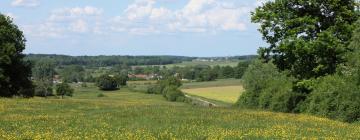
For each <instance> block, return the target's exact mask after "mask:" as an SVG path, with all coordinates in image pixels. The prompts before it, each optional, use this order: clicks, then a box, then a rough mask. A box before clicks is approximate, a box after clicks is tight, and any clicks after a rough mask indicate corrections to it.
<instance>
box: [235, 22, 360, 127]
mask: <svg viewBox="0 0 360 140" xmlns="http://www.w3.org/2000/svg"><path fill="white" fill-rule="evenodd" d="M355 27H356V29H355V31H354V35H353V36H352V39H351V40H352V42H351V43H350V46H349V49H351V51H350V52H347V53H346V54H345V56H347V57H345V58H346V59H345V60H346V63H344V64H342V65H340V66H338V67H337V72H336V73H334V74H331V75H327V76H323V77H318V78H312V79H308V80H300V81H299V80H298V79H296V78H293V77H292V76H291V75H289V74H287V72H286V71H282V72H279V71H278V69H277V67H276V66H275V65H273V64H272V63H271V62H269V63H262V62H259V61H257V62H255V63H254V64H252V65H251V66H250V67H249V69H248V70H247V71H246V73H245V75H244V78H243V79H244V87H245V89H246V92H245V93H244V94H243V96H241V97H240V99H239V101H238V105H240V106H244V107H253V108H262V109H269V110H273V111H281V112H301V113H310V114H315V115H319V116H323V117H328V118H332V119H337V120H341V121H346V122H354V121H358V120H359V119H360V92H359V90H360V89H359V88H360V55H359V54H360V44H359V39H360V38H359V33H360V32H359V31H360V22H358V23H357V24H356V26H355Z"/></svg>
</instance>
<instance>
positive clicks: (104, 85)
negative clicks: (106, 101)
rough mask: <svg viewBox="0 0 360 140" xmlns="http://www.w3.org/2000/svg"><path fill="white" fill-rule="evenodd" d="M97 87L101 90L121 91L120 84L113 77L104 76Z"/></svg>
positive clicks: (97, 83)
mask: <svg viewBox="0 0 360 140" xmlns="http://www.w3.org/2000/svg"><path fill="white" fill-rule="evenodd" d="M96 85H97V86H98V87H99V88H100V90H117V89H119V84H118V82H117V81H116V79H115V78H114V77H113V76H109V75H107V74H106V75H102V76H100V77H99V78H98V79H97V81H96Z"/></svg>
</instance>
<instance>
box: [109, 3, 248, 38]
mask: <svg viewBox="0 0 360 140" xmlns="http://www.w3.org/2000/svg"><path fill="white" fill-rule="evenodd" d="M252 7H253V5H249V6H236V5H235V4H234V3H232V2H228V1H227V0H189V2H188V3H187V4H186V5H185V6H184V7H183V8H181V9H177V10H171V9H168V8H166V7H156V1H155V0H136V1H135V2H134V3H132V4H131V5H129V6H128V8H127V9H126V10H125V11H124V13H123V14H122V15H121V16H118V17H116V18H114V19H113V21H115V22H113V25H112V27H111V29H113V31H132V32H130V33H134V32H133V31H134V30H132V28H136V29H139V28H141V29H144V28H146V29H148V30H146V32H142V31H143V30H135V31H139V32H140V33H138V34H144V33H151V32H150V31H154V33H167V32H170V33H171V32H219V31H243V30H246V25H247V22H248V21H249V15H250V14H249V13H250V10H251V8H252ZM119 28H120V29H119Z"/></svg>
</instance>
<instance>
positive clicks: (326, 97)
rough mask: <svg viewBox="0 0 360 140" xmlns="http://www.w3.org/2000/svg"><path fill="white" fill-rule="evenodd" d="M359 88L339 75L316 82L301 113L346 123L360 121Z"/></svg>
mask: <svg viewBox="0 0 360 140" xmlns="http://www.w3.org/2000/svg"><path fill="white" fill-rule="evenodd" d="M359 90H360V88H359V86H358V85H356V82H353V81H352V80H349V79H347V78H346V77H343V76H339V75H332V76H326V77H324V78H321V79H319V80H318V83H317V85H316V86H315V87H314V91H313V92H312V93H311V94H310V95H309V97H308V98H307V99H306V101H305V103H304V105H303V106H302V111H303V112H306V113H311V114H315V115H319V116H324V117H329V118H332V119H337V120H341V121H346V122H353V121H358V120H359V119H360V91H359Z"/></svg>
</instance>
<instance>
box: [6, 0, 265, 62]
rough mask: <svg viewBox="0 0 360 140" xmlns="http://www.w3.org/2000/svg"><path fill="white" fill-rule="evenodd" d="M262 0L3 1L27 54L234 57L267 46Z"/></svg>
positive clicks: (254, 52)
mask: <svg viewBox="0 0 360 140" xmlns="http://www.w3.org/2000/svg"><path fill="white" fill-rule="evenodd" d="M260 3H261V2H259V1H257V0H1V1H0V12H1V13H3V14H6V15H8V16H10V17H12V18H13V19H14V21H15V23H16V24H17V25H19V27H20V28H21V29H22V30H23V31H24V33H25V36H26V38H27V40H28V41H27V49H26V51H25V52H26V53H45V54H55V53H56V54H67V55H182V56H232V55H245V54H256V50H257V48H258V47H260V46H264V45H265V43H264V42H263V41H262V39H261V36H260V34H259V33H258V32H257V25H255V24H252V23H251V22H250V12H251V11H252V10H253V9H254V8H255V7H256V6H258V5H259V4H260Z"/></svg>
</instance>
